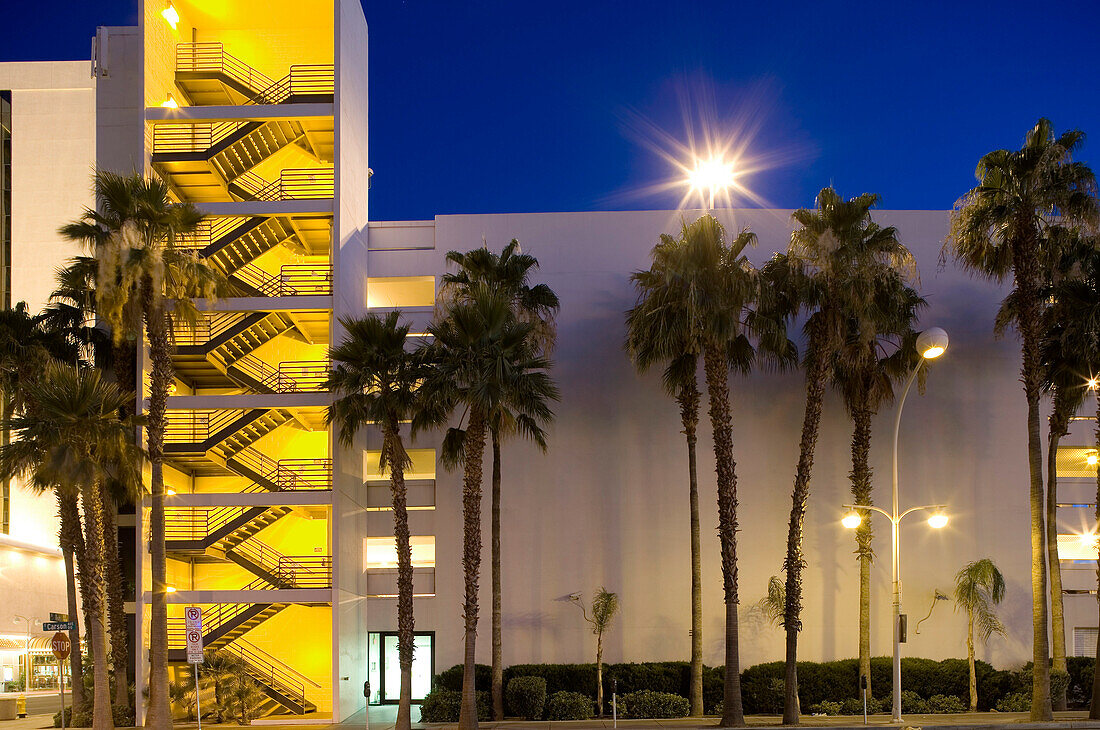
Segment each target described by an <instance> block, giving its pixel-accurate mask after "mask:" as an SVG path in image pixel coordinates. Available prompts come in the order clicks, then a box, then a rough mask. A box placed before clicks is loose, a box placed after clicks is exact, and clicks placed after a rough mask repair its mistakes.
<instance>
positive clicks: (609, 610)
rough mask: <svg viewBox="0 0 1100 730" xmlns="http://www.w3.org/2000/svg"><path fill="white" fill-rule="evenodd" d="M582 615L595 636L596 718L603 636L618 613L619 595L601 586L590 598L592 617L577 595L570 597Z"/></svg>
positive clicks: (599, 703) (600, 694)
mask: <svg viewBox="0 0 1100 730" xmlns="http://www.w3.org/2000/svg"><path fill="white" fill-rule="evenodd" d="M570 598H571V599H572V601H573V603H574V604H576V606H577V608H579V609H580V610H581V613H582V614H584V620H585V621H587V622H588V623H590V624H592V633H593V634H595V635H596V716H597V717H600V716H602V715H603V635H604V633H605V632H606V631H607V630H608V629H609V628H611V621H612V620H613V619H614V618H615V614H616V613H618V612H619V594H618V593H612V592H611V591H609V590H607V589H606V588H604V587H603V586H600V588H599V589H598V590H597V591H596V595H595V596H594V597H593V598H592V615H591V616H589V615H588V611H587V610H585V608H584V604H583V603H581V598H580V595H579V594H575V595H573V596H571V597H570Z"/></svg>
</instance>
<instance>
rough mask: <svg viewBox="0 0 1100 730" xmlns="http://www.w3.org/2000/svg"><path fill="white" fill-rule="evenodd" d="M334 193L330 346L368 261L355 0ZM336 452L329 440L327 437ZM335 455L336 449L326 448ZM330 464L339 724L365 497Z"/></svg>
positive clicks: (347, 28)
mask: <svg viewBox="0 0 1100 730" xmlns="http://www.w3.org/2000/svg"><path fill="white" fill-rule="evenodd" d="M335 12H336V94H335V104H336V119H335V120H334V121H335V129H336V140H335V143H336V146H335V166H336V170H335V175H336V195H337V200H336V202H335V208H334V212H335V218H334V222H333V242H332V245H333V252H332V265H333V279H334V285H335V291H334V296H333V307H334V317H333V322H332V338H333V339H332V340H331V341H337V340H338V338H339V334H337V333H338V331H339V324H338V323H337V322H336V317H341V316H345V315H350V316H354V315H357V314H360V313H361V312H362V311H363V310H364V309H365V307H366V263H367V189H368V187H369V183H370V178H369V176H368V174H367V164H368V163H367V42H368V38H367V21H366V19H365V18H364V16H363V9H362V6H361V5H360V4H359V2H358V0H337V2H336V8H335ZM330 439H332V442H331V443H332V444H333V445H334V446H335V443H336V442H335V436H333V435H332V434H330ZM332 451H333V452H334V451H335V449H333V450H332ZM342 455H343V454H340V455H336V456H335V458H334V459H333V520H332V525H333V536H332V544H333V551H334V573H335V582H334V588H333V603H332V616H333V628H332V631H333V671H334V673H335V674H336V676H337V681H335V682H334V683H333V684H334V698H333V717H334V718H335V719H337V720H344V719H346V718H348V717H350V716H351V715H354V714H355V713H356V712H358V711H360V710H362V709H364V708H365V707H366V698H365V697H364V696H363V683H364V682H365V681H366V679H367V624H366V622H367V600H366V598H365V596H366V592H367V584H366V574H365V571H364V569H363V566H364V562H365V559H366V550H365V546H364V545H365V542H364V540H363V537H364V536H365V534H366V526H367V525H366V518H367V513H366V510H365V509H364V507H365V503H366V494H365V493H364V492H363V491H362V490H361V485H362V482H363V460H362V458H359V459H354V458H353V459H346V458H340V457H341V456H342Z"/></svg>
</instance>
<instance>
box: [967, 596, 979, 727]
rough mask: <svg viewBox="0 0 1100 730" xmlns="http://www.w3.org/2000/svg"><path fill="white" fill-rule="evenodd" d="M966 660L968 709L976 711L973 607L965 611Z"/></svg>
mask: <svg viewBox="0 0 1100 730" xmlns="http://www.w3.org/2000/svg"><path fill="white" fill-rule="evenodd" d="M966 661H967V664H968V665H969V666H970V711H971V712H977V711H978V673H977V671H976V670H975V668H974V609H972V608H971V609H967V611H966Z"/></svg>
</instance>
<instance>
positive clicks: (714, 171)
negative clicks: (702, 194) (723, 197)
mask: <svg viewBox="0 0 1100 730" xmlns="http://www.w3.org/2000/svg"><path fill="white" fill-rule="evenodd" d="M736 177H737V175H736V173H735V172H734V170H733V163H732V162H730V161H728V160H723V159H720V158H717V157H711V158H710V159H709V160H696V161H695V167H694V168H693V169H692V170H691V171H690V172H688V176H687V181H688V184H689V185H691V188H692V190H699V191H710V194H711V196H713V195H714V192H715V191H716V190H720V189H724V188H730V187H733V183H734V180H735V178H736Z"/></svg>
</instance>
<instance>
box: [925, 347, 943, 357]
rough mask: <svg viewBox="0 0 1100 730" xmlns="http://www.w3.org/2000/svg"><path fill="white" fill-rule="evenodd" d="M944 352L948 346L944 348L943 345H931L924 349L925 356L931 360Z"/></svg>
mask: <svg viewBox="0 0 1100 730" xmlns="http://www.w3.org/2000/svg"><path fill="white" fill-rule="evenodd" d="M944 352H946V348H943V347H929V348H928V349H927V350H925V351H924V356H925V357H926V358H928V359H929V360H931V359H932V358H934V357H939V356H940V355H942V354H943V353H944Z"/></svg>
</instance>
